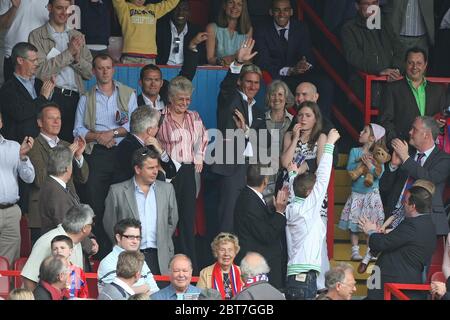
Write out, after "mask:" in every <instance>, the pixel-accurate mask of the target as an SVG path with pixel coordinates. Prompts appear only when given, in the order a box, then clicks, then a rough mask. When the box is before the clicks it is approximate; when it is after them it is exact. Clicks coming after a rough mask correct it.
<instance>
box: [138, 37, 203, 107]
mask: <svg viewBox="0 0 450 320" xmlns="http://www.w3.org/2000/svg"><path fill="white" fill-rule="evenodd" d="M206 37H207V34H206V32H201V33H199V34H197V35H196V36H195V37H194V38H192V39H191V41H190V42H189V45H188V46H187V47H186V48H185V50H184V63H183V66H182V67H181V70H180V73H179V74H178V75H179V76H183V77H186V78H188V79H189V80H191V81H192V79H194V77H195V72H196V70H197V65H198V61H199V60H198V59H199V50H198V49H197V46H198V45H199V44H200V43H202V42H204V41H205V40H206ZM139 85H140V86H141V87H142V93H141V94H140V95H138V97H137V104H138V106H142V105H149V106H151V107H152V108H155V109H157V110H159V111H161V110H162V109H164V107H165V106H166V105H167V103H168V90H169V82H168V81H167V80H164V79H163V78H162V72H161V70H160V69H159V68H158V66H156V65H154V64H147V65H145V66H144V67H143V68H142V69H141V72H140V75H139Z"/></svg>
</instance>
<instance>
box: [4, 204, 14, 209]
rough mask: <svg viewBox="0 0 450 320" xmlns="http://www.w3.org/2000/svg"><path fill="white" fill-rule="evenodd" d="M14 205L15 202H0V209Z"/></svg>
mask: <svg viewBox="0 0 450 320" xmlns="http://www.w3.org/2000/svg"><path fill="white" fill-rule="evenodd" d="M15 205H16V204H15V203H0V209H8V208H11V207H12V206H15Z"/></svg>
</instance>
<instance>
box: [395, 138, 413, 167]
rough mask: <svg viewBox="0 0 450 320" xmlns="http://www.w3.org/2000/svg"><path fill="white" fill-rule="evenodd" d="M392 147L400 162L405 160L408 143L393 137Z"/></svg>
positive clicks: (407, 155)
mask: <svg viewBox="0 0 450 320" xmlns="http://www.w3.org/2000/svg"><path fill="white" fill-rule="evenodd" d="M391 144H392V149H394V151H395V152H396V153H397V155H398V156H399V157H400V159H401V161H402V162H405V161H406V159H408V157H409V152H408V143H407V142H406V141H404V140H400V139H398V138H395V139H393V140H392V143H391Z"/></svg>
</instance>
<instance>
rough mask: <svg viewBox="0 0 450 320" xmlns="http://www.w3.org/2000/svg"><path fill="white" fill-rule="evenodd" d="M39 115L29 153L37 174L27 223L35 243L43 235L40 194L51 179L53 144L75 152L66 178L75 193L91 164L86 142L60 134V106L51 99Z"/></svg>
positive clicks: (86, 176) (29, 203)
mask: <svg viewBox="0 0 450 320" xmlns="http://www.w3.org/2000/svg"><path fill="white" fill-rule="evenodd" d="M37 117H38V120H37V123H38V126H39V128H40V134H39V135H38V136H37V138H36V139H35V141H34V145H33V148H32V149H31V150H30V153H29V157H30V160H31V163H32V164H33V166H34V170H35V173H36V178H35V179H34V182H33V184H32V185H31V188H30V199H29V202H28V227H29V228H30V231H31V240H32V243H34V242H35V241H36V240H37V239H38V238H39V237H40V236H41V230H40V228H41V218H40V215H39V194H40V191H41V188H42V186H43V184H44V182H45V181H46V180H47V179H48V173H47V165H48V162H49V157H50V154H51V152H52V150H53V148H55V147H56V146H65V147H69V148H71V150H72V152H73V153H74V157H73V162H74V163H73V174H72V176H71V177H70V179H69V180H68V182H67V187H68V189H69V190H70V192H71V193H72V194H75V193H76V191H75V185H74V181H75V182H76V183H80V184H83V183H86V181H87V179H88V176H89V168H88V164H87V161H85V159H84V157H83V152H84V149H85V146H86V142H85V141H84V140H83V139H81V138H77V139H75V142H74V143H73V144H69V143H68V142H67V141H64V140H60V139H59V138H58V135H59V132H60V130H61V112H60V110H59V107H58V106H57V105H56V104H54V103H52V102H50V103H47V104H44V105H43V106H42V110H41V112H39V114H38V116H37ZM72 177H73V178H72Z"/></svg>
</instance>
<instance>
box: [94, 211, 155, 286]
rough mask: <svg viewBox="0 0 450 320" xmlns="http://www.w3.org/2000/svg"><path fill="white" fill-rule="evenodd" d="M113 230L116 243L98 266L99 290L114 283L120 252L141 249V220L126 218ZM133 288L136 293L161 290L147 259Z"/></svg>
mask: <svg viewBox="0 0 450 320" xmlns="http://www.w3.org/2000/svg"><path fill="white" fill-rule="evenodd" d="M113 232H114V239H115V243H116V245H115V246H114V248H113V249H112V251H111V252H110V253H109V254H108V255H107V256H106V257H105V258H104V259H103V260H102V261H100V265H99V266H98V271H97V276H98V288H99V292H101V291H102V290H103V288H104V287H105V285H106V284H108V283H112V282H114V280H115V279H116V276H117V274H116V271H117V269H116V268H117V261H118V257H119V255H120V253H122V252H124V251H128V252H136V251H139V246H140V243H141V239H142V226H141V222H140V221H139V220H136V219H133V218H126V219H122V220H120V221H118V222H117V223H116V224H115V225H114V231H113ZM133 290H134V292H135V293H146V294H152V293H154V292H157V291H158V290H159V288H158V285H157V284H156V282H155V279H154V278H153V274H152V272H151V270H150V269H149V267H148V265H147V263H146V262H145V260H144V263H143V264H142V266H141V269H140V277H139V279H138V281H137V282H135V283H134V284H133Z"/></svg>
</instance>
